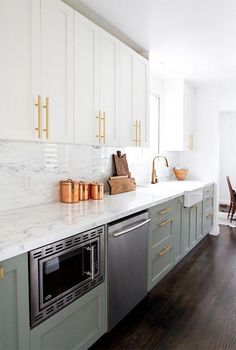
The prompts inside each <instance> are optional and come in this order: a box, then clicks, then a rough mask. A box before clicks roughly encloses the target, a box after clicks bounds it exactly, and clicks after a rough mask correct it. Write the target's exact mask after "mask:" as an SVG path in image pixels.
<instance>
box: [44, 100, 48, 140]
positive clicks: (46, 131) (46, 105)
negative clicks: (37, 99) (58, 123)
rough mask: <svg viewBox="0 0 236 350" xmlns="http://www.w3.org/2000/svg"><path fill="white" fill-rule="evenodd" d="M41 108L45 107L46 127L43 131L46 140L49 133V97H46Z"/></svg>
mask: <svg viewBox="0 0 236 350" xmlns="http://www.w3.org/2000/svg"><path fill="white" fill-rule="evenodd" d="M43 108H45V109H46V128H45V129H43V131H44V132H45V133H46V139H47V140H48V134H49V125H48V122H49V98H48V97H46V104H45V105H43Z"/></svg>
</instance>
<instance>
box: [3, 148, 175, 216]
mask: <svg viewBox="0 0 236 350" xmlns="http://www.w3.org/2000/svg"><path fill="white" fill-rule="evenodd" d="M120 150H121V151H122V153H126V154H127V156H128V161H129V167H130V171H131V172H132V174H133V176H135V178H136V181H137V183H142V182H147V181H149V180H150V177H151V160H152V158H153V151H152V150H150V149H143V148H135V147H129V148H121V149H120ZM116 151H117V148H112V147H104V146H86V145H72V144H52V143H40V142H13V141H0V195H1V201H0V211H2V210H8V209H15V208H21V207H27V206H31V205H40V204H44V203H52V202H58V200H59V185H58V183H59V181H60V180H61V179H68V178H73V179H80V180H88V181H103V182H105V183H106V180H107V179H108V177H109V176H111V175H113V168H112V154H113V153H116ZM167 156H168V159H169V162H170V164H173V165H176V164H177V162H178V161H177V159H176V157H177V154H176V153H170V154H168V155H167ZM158 175H159V177H160V178H169V177H171V176H172V172H171V168H169V169H166V168H165V167H164V166H163V163H161V162H160V164H158Z"/></svg>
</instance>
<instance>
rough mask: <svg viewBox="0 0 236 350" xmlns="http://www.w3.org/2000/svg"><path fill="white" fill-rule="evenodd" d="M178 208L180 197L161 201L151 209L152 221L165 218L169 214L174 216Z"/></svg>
mask: <svg viewBox="0 0 236 350" xmlns="http://www.w3.org/2000/svg"><path fill="white" fill-rule="evenodd" d="M177 208H178V198H175V199H172V200H171V201H168V202H165V203H161V204H159V205H156V206H155V207H152V208H150V209H149V217H150V218H151V220H152V222H155V221H159V220H163V219H165V218H167V217H169V216H173V215H175V213H176V209H177Z"/></svg>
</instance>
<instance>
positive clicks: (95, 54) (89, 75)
mask: <svg viewBox="0 0 236 350" xmlns="http://www.w3.org/2000/svg"><path fill="white" fill-rule="evenodd" d="M118 48H119V46H118V40H117V39H116V38H115V37H113V36H112V35H110V34H108V33H106V32H105V31H103V30H102V29H100V28H99V27H98V26H96V25H95V24H93V23H92V22H91V21H89V20H88V19H86V18H84V17H83V16H81V15H80V14H78V13H76V14H75V142H76V143H84V144H103V145H113V146H114V145H118V122H117V116H118V115H117V106H118V101H117V93H118Z"/></svg>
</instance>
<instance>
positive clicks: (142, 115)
mask: <svg viewBox="0 0 236 350" xmlns="http://www.w3.org/2000/svg"><path fill="white" fill-rule="evenodd" d="M148 80H149V68H148V63H147V60H145V59H144V58H142V57H140V56H138V55H134V56H133V120H134V123H135V122H136V121H138V122H140V123H141V124H140V127H139V140H140V144H139V145H140V146H142V147H145V146H148V145H149V91H148V86H149V81H148ZM133 138H134V140H135V134H134V136H133Z"/></svg>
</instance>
